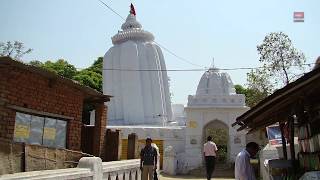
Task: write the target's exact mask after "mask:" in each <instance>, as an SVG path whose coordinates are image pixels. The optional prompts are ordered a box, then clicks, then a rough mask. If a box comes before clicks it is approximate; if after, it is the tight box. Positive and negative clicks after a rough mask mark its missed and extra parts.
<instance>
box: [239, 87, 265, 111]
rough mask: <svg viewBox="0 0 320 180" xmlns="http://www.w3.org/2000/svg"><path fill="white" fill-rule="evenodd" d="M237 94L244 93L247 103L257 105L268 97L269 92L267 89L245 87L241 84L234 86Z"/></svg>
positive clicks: (249, 105) (250, 105)
mask: <svg viewBox="0 0 320 180" xmlns="http://www.w3.org/2000/svg"><path fill="white" fill-rule="evenodd" d="M234 87H235V89H236V93H237V94H244V95H245V97H246V105H247V106H248V107H253V106H255V105H257V104H258V103H259V102H260V101H261V100H263V99H264V98H266V97H267V96H268V95H269V94H268V93H266V91H261V90H259V89H257V88H253V87H247V88H246V87H243V86H241V85H239V84H237V85H235V86H234Z"/></svg>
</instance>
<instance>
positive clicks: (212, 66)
mask: <svg viewBox="0 0 320 180" xmlns="http://www.w3.org/2000/svg"><path fill="white" fill-rule="evenodd" d="M210 68H212V69H214V68H215V66H214V57H212V63H211V67H210Z"/></svg>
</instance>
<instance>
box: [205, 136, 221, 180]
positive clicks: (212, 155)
mask: <svg viewBox="0 0 320 180" xmlns="http://www.w3.org/2000/svg"><path fill="white" fill-rule="evenodd" d="M217 151H218V148H217V145H216V144H215V143H214V142H213V141H212V137H211V136H208V138H207V143H205V144H204V147H203V155H204V159H205V161H206V170H207V179H208V180H210V179H211V176H212V173H213V171H214V167H215V163H216V156H217Z"/></svg>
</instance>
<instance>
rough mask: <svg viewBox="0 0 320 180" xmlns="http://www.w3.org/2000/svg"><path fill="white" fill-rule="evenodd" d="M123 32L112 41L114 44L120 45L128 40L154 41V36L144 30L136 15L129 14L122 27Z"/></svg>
mask: <svg viewBox="0 0 320 180" xmlns="http://www.w3.org/2000/svg"><path fill="white" fill-rule="evenodd" d="M121 29H122V30H123V31H119V32H118V33H117V34H116V35H114V36H113V37H112V38H111V39H112V43H113V44H119V43H122V42H125V41H128V40H138V41H153V40H154V36H153V35H152V34H151V33H150V32H148V31H145V30H143V29H142V26H141V24H140V23H139V22H138V21H137V20H136V16H135V15H134V14H131V13H130V14H129V15H128V17H127V19H126V22H124V23H123V24H122V26H121Z"/></svg>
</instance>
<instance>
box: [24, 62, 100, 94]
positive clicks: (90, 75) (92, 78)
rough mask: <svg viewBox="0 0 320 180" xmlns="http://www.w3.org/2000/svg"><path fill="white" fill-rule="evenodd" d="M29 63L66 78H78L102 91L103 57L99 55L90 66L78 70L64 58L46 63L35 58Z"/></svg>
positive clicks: (81, 81)
mask: <svg viewBox="0 0 320 180" xmlns="http://www.w3.org/2000/svg"><path fill="white" fill-rule="evenodd" d="M29 64H31V65H33V66H37V67H41V68H44V69H47V70H49V71H52V72H55V73H57V74H59V75H60V76H63V77H65V78H69V79H73V80H76V81H78V82H79V83H80V84H82V85H85V86H89V87H91V88H93V89H96V90H97V91H100V92H102V66H103V57H98V58H97V60H95V61H94V62H93V64H92V65H91V66H90V67H88V68H86V69H83V70H81V71H77V69H76V68H75V67H74V66H73V65H72V64H70V63H68V62H67V61H66V60H63V59H59V60H58V61H56V62H53V61H46V62H45V63H42V62H41V61H37V60H35V61H30V62H29Z"/></svg>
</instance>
